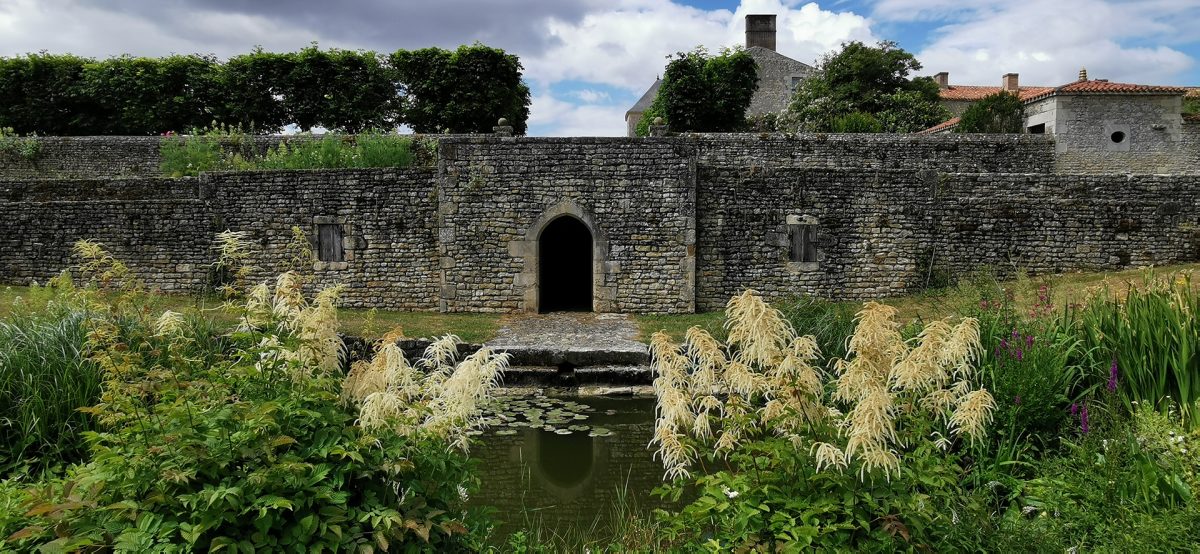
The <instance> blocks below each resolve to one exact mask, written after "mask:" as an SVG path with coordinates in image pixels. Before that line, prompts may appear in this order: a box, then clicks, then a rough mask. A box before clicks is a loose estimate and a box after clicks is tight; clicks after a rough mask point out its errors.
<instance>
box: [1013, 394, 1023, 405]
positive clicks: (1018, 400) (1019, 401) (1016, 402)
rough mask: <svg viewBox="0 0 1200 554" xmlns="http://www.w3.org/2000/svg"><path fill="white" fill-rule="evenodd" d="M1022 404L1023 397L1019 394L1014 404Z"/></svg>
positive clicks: (1014, 399)
mask: <svg viewBox="0 0 1200 554" xmlns="http://www.w3.org/2000/svg"><path fill="white" fill-rule="evenodd" d="M1020 403H1021V395H1019V394H1018V395H1017V396H1016V398H1013V404H1020Z"/></svg>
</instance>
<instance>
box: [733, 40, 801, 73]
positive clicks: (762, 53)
mask: <svg viewBox="0 0 1200 554" xmlns="http://www.w3.org/2000/svg"><path fill="white" fill-rule="evenodd" d="M746 53H747V54H750V57H751V58H754V61H755V62H758V63H759V65H760V66H761V65H763V64H762V62H763V61H768V60H771V59H775V60H780V61H783V62H784V63H787V64H788V65H792V66H801V67H799V68H797V69H800V70H802V71H804V72H806V73H811V72H812V71H813V67H812V66H811V65H808V64H806V63H804V62H802V61H799V60H796V59H793V58H789V57H787V56H785V55H783V54H780V53H779V52H776V51H774V50H771V49H770V48H763V47H762V46H751V47H750V48H747V49H746Z"/></svg>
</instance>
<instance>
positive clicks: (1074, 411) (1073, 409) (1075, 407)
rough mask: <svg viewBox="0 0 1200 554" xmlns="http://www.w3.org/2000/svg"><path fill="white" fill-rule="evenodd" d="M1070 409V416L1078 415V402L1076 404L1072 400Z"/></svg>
mask: <svg viewBox="0 0 1200 554" xmlns="http://www.w3.org/2000/svg"><path fill="white" fill-rule="evenodd" d="M1070 411H1071V416H1072V417H1074V416H1076V415H1078V414H1079V404H1076V403H1074V402H1072V403H1071V410H1070Z"/></svg>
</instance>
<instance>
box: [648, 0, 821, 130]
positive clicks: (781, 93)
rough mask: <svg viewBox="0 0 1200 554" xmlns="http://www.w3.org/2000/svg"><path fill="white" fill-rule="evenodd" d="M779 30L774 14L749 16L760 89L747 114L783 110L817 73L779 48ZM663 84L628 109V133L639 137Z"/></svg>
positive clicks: (750, 45)
mask: <svg viewBox="0 0 1200 554" xmlns="http://www.w3.org/2000/svg"><path fill="white" fill-rule="evenodd" d="M776 29H777V28H776V16H775V15H774V14H769V15H761V14H760V15H755V14H751V15H747V16H746V52H747V53H748V54H750V57H751V58H754V61H755V63H757V64H758V89H757V90H756V91H754V97H753V98H751V99H750V107H749V108H747V109H746V116H747V117H753V116H757V115H763V114H777V113H779V112H782V111H783V110H784V109H786V108H787V106H788V103H789V102H790V101H791V99H792V94H793V93H795V92H796V87H798V86H800V83H802V82H804V80H805V79H807V78H808V77H809V76H810V75H812V73H813V67H812V66H810V65H808V64H806V63H804V62H800V61H796V60H794V59H792V58H789V57H787V56H785V55H783V54H780V53H779V52H777V51H776V50H775V45H776ZM661 86H662V80H661V79H655V81H654V84H652V85H650V88H649V89H647V90H646V93H645V94H643V95H642V97H641V98H639V99H638V101H637V103H635V104H634V105H633V107H632V108H629V111H627V112H625V127H626V131H627V133H628V136H631V137H632V136H636V130H637V124H638V121H640V120H641V119H642V114H644V113H646V110H648V109H649V108H650V104H652V103H653V102H654V97H655V96H657V95H658V89H659V87H661Z"/></svg>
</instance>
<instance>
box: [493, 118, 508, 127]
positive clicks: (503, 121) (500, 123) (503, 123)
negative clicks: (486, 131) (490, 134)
mask: <svg viewBox="0 0 1200 554" xmlns="http://www.w3.org/2000/svg"><path fill="white" fill-rule="evenodd" d="M496 126H497V127H508V118H506V117H501V118H500V121H497V122H496Z"/></svg>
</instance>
